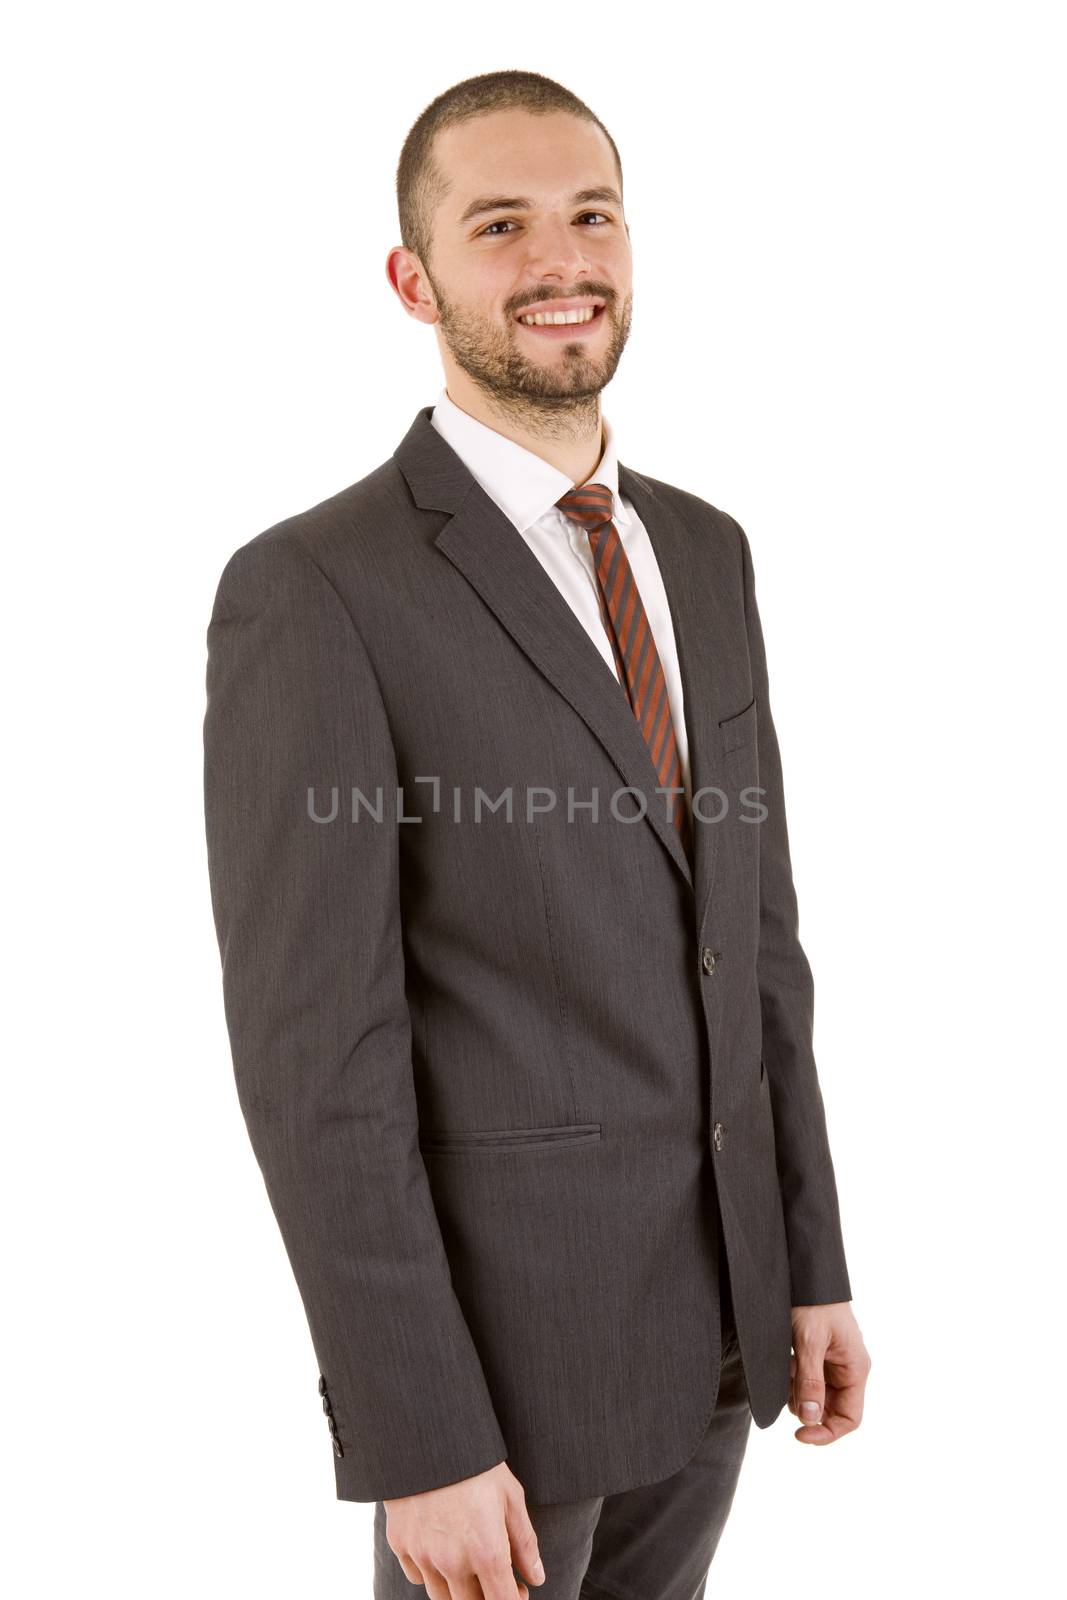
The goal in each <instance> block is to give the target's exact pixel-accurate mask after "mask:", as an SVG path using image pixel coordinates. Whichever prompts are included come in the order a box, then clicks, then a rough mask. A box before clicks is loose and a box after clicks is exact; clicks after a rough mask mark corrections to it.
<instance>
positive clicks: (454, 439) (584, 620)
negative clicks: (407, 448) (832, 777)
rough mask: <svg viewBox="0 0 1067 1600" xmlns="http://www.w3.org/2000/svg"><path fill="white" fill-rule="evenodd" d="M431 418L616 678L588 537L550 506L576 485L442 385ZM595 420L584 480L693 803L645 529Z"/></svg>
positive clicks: (659, 590)
mask: <svg viewBox="0 0 1067 1600" xmlns="http://www.w3.org/2000/svg"><path fill="white" fill-rule="evenodd" d="M430 421H431V422H432V423H433V425H434V427H435V428H436V429H437V431H438V433H439V434H441V436H442V437H443V438H444V439H445V441H446V442H447V443H448V444H449V445H451V447H452V449H453V450H454V451H455V452H456V454H457V455H458V456H459V458H460V460H461V461H462V462H463V463H464V465H465V466H466V467H467V468H468V470H469V471H470V472H471V474H472V475H473V477H474V478H475V479H476V480H477V482H478V483H479V484H480V485H481V487H482V488H483V489H484V490H485V492H486V494H487V495H488V496H489V498H490V499H491V500H493V501H495V503H496V504H497V505H498V506H499V507H500V510H501V511H502V512H503V513H504V515H505V516H506V517H507V519H508V521H509V522H511V523H513V524H514V526H515V528H516V529H517V530H518V532H519V533H520V534H521V535H522V537H523V538H524V539H525V541H526V543H527V544H528V545H529V547H530V549H531V550H532V551H533V553H534V555H535V556H536V557H537V559H538V561H540V563H541V565H542V567H544V569H545V571H546V572H547V573H548V576H549V577H550V578H551V579H552V582H553V583H554V584H555V585H556V588H557V589H558V590H559V592H560V594H561V595H562V596H563V598H564V600H566V602H567V604H568V605H569V606H570V608H571V610H572V611H573V612H574V614H575V616H576V617H577V618H578V621H579V622H580V623H581V624H582V627H583V628H584V629H585V631H586V633H587V634H588V635H589V637H590V639H592V641H593V643H594V644H595V645H596V648H597V649H598V650H599V651H600V654H601V656H602V657H603V659H604V661H605V663H606V665H607V667H608V670H609V671H610V672H611V674H612V676H613V677H614V678H615V679H616V680H618V676H619V674H618V671H617V670H616V666H615V657H614V654H613V652H612V648H611V641H610V639H609V638H608V636H607V633H606V631H605V628H604V623H603V620H602V618H601V615H600V605H599V602H598V599H597V581H596V569H595V567H594V565H593V552H592V549H591V547H590V544H589V536H588V534H587V533H586V530H585V529H584V528H583V527H582V526H581V525H580V524H579V523H577V522H575V521H573V519H572V518H570V517H568V516H565V515H564V513H563V512H562V511H560V509H559V507H558V506H557V505H556V501H557V500H559V499H560V498H561V496H562V495H565V494H566V493H567V492H568V490H570V489H574V488H578V487H580V486H579V485H577V484H574V483H572V482H571V480H570V479H569V478H568V477H567V475H566V474H565V473H563V472H560V470H559V468H558V467H554V466H552V465H551V463H550V462H548V461H545V460H543V459H542V458H541V456H538V455H535V454H534V453H533V451H532V450H527V449H526V448H525V446H524V445H521V444H516V442H515V440H514V439H508V438H506V437H505V435H504V434H502V433H497V431H496V429H495V428H491V427H489V426H488V425H487V424H486V423H484V422H479V421H478V419H477V418H476V417H472V416H471V415H470V413H469V412H468V411H464V410H463V409H462V407H460V406H457V405H456V403H455V401H454V400H453V399H452V398H451V396H450V395H449V393H448V390H447V388H445V389H442V390H441V393H440V395H439V397H438V400H437V404H436V405H435V406H434V408H433V411H432V412H431V414H430ZM601 422H602V424H603V431H604V453H603V455H602V456H601V458H600V463H599V465H598V466H597V468H596V470H595V472H592V473H590V475H589V477H588V478H587V479H586V482H587V483H602V484H604V485H605V486H606V487H607V488H608V489H610V490H611V494H612V501H613V507H614V510H613V515H612V521H613V522H614V524H615V527H616V528H617V529H618V533H619V538H620V539H621V540H622V547H623V549H624V551H625V552H626V557H627V560H628V561H629V563H630V568H631V571H632V572H633V577H634V583H635V584H636V585H637V590H638V593H639V594H640V596H641V601H642V604H643V605H644V608H645V613H646V615H647V617H648V623H649V627H650V628H651V629H652V637H653V639H654V640H655V641H656V649H657V650H658V651H659V658H660V661H661V662H662V663H663V675H664V677H665V678H666V680H667V697H668V699H669V701H670V707H671V719H672V721H673V723H674V739H675V743H676V745H677V747H678V758H679V760H680V762H681V765H682V782H683V784H684V785H685V794H686V799H687V801H691V800H692V792H693V791H692V781H691V778H690V774H689V741H688V738H687V737H686V728H685V706H684V704H683V701H682V677H681V673H680V671H679V668H678V647H677V644H676V643H675V638H674V624H673V622H672V621H671V613H670V608H669V607H668V605H667V593H666V590H665V589H664V587H663V578H662V577H661V575H660V570H659V563H658V562H657V560H656V555H655V551H654V550H653V548H652V542H651V540H650V539H649V537H648V532H647V529H646V528H645V526H644V524H643V523H642V521H641V519H640V517H639V516H638V515H637V512H636V511H635V509H634V507H633V506H632V504H631V503H630V501H629V500H624V499H623V497H622V495H621V494H620V493H619V464H618V453H617V450H616V446H615V436H614V434H613V432H612V430H611V428H610V427H609V425H608V421H607V418H606V417H604V416H603V414H601ZM624 692H625V691H624Z"/></svg>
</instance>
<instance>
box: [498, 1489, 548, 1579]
mask: <svg viewBox="0 0 1067 1600" xmlns="http://www.w3.org/2000/svg"><path fill="white" fill-rule="evenodd" d="M504 1526H505V1528H506V1529H507V1535H508V1542H509V1544H510V1547H511V1560H512V1562H513V1563H514V1565H515V1566H516V1567H518V1569H519V1571H520V1572H521V1573H522V1576H523V1577H524V1578H527V1579H529V1581H530V1582H531V1583H533V1584H538V1585H540V1584H542V1583H544V1581H545V1569H544V1566H543V1565H542V1563H541V1553H540V1550H539V1549H538V1545H537V1532H536V1530H535V1528H534V1525H533V1523H532V1522H531V1521H530V1513H529V1512H528V1511H527V1509H526V1497H525V1495H522V1494H520V1495H516V1496H514V1497H509V1499H508V1501H507V1504H506V1508H505V1511H504Z"/></svg>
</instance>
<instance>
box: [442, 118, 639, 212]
mask: <svg viewBox="0 0 1067 1600" xmlns="http://www.w3.org/2000/svg"><path fill="white" fill-rule="evenodd" d="M434 155H435V157H436V161H437V165H438V166H439V167H440V169H441V172H442V175H443V176H444V178H445V179H446V181H447V183H448V193H447V195H446V196H445V199H444V202H443V206H442V210H443V213H444V215H445V216H446V217H447V218H448V219H449V221H452V222H458V221H459V218H460V217H461V215H462V213H463V211H464V209H465V207H466V206H468V205H469V204H470V202H471V201H472V200H473V199H475V198H476V197H477V196H479V195H483V194H484V195H487V194H489V193H490V192H494V193H499V194H501V195H516V196H519V195H521V196H524V197H526V198H528V199H530V200H532V201H533V202H534V204H538V203H541V202H544V203H546V204H551V203H554V202H555V201H557V200H558V199H560V198H562V197H565V196H569V195H570V194H572V193H573V192H575V191H576V190H578V189H587V188H591V187H593V186H608V185H610V186H611V187H612V188H615V189H617V188H618V186H619V174H618V171H617V168H616V166H615V157H614V155H613V154H612V149H611V146H610V144H609V143H608V141H607V139H606V138H605V136H604V134H603V132H602V130H601V129H600V128H598V127H597V125H596V123H595V122H589V121H587V120H586V119H585V118H584V117H575V116H572V115H571V114H570V113H569V112H563V111H553V112H548V113H546V114H545V115H544V116H535V115H533V114H532V113H531V112H529V111H492V112H489V113H487V114H486V115H485V116H480V117H475V118H473V119H472V120H471V121H470V122H466V123H462V124H461V125H460V126H458V127H452V128H445V129H443V130H442V131H441V133H439V134H438V136H437V138H436V140H435V144H434Z"/></svg>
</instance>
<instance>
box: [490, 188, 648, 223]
mask: <svg viewBox="0 0 1067 1600" xmlns="http://www.w3.org/2000/svg"><path fill="white" fill-rule="evenodd" d="M594 200H600V201H607V202H608V203H609V204H611V205H616V206H620V207H621V206H622V197H621V196H620V195H619V194H618V193H616V191H615V190H614V189H606V188H600V189H579V190H578V192H577V194H572V195H571V200H570V203H571V205H572V206H580V205H587V204H589V203H590V202H591V201H594ZM533 204H534V203H533V201H532V200H525V199H523V198H522V196H521V195H520V196H518V197H516V196H514V195H512V196H508V195H495V194H490V195H479V196H478V198H477V199H476V200H472V201H471V203H470V205H469V206H468V207H467V209H466V210H465V211H464V213H463V215H462V216H461V217H460V219H459V220H460V222H461V223H464V222H470V220H471V218H472V217H480V216H482V215H483V214H484V213H485V212H487V211H532V210H533Z"/></svg>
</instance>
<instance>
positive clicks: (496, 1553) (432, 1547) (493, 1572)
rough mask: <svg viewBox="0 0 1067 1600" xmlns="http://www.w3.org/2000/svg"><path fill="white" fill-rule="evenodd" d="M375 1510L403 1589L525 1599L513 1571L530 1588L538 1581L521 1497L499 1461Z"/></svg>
mask: <svg viewBox="0 0 1067 1600" xmlns="http://www.w3.org/2000/svg"><path fill="white" fill-rule="evenodd" d="M382 1504H383V1505H384V1507H385V1515H386V1534H385V1537H386V1542H387V1544H388V1545H389V1548H390V1550H392V1552H393V1554H394V1555H395V1556H396V1558H397V1560H398V1561H399V1562H400V1565H401V1567H402V1568H403V1570H404V1576H405V1577H406V1578H407V1580H408V1582H409V1583H421V1584H424V1585H425V1588H426V1593H427V1595H428V1596H429V1600H475V1597H477V1600H482V1596H483V1595H484V1597H485V1600H515V1597H516V1595H518V1596H519V1597H520V1600H529V1596H530V1591H529V1589H528V1588H527V1587H526V1585H525V1583H522V1582H518V1583H517V1582H516V1580H515V1575H514V1573H513V1572H512V1570H511V1568H512V1565H513V1564H514V1565H515V1566H516V1567H518V1569H519V1571H520V1572H521V1573H522V1574H523V1575H524V1576H525V1577H527V1578H529V1579H530V1581H531V1583H535V1584H542V1583H544V1581H545V1572H544V1568H543V1566H542V1565H541V1560H540V1557H539V1555H538V1551H537V1535H536V1534H535V1533H534V1529H533V1524H532V1523H531V1521H530V1518H529V1515H528V1513H527V1510H526V1496H525V1493H524V1492H523V1487H522V1484H521V1483H520V1482H519V1480H518V1478H516V1477H515V1474H514V1473H513V1472H512V1471H511V1468H510V1467H509V1466H508V1464H507V1462H506V1461H498V1462H497V1464H496V1466H495V1467H490V1468H489V1471H488V1472H479V1473H477V1474H476V1475H475V1476H474V1477H473V1478H462V1479H460V1481H459V1482H458V1483H447V1484H445V1485H444V1486H443V1487H442V1488H440V1489H428V1490H427V1491H426V1492H425V1493H424V1494H409V1495H404V1496H402V1497H401V1498H399V1499H397V1500H384V1501H383V1502H382ZM479 1584H480V1585H481V1587H480V1588H479Z"/></svg>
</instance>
